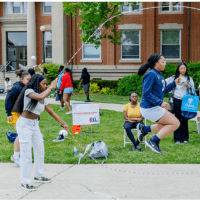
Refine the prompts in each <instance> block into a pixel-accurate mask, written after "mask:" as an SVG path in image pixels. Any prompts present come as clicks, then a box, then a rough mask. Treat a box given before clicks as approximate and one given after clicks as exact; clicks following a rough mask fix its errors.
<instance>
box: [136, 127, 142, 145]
mask: <svg viewBox="0 0 200 200" xmlns="http://www.w3.org/2000/svg"><path fill="white" fill-rule="evenodd" d="M139 126H140V124H138V125H137V127H136V128H137V138H138V141H139V142H142V141H140V139H139V137H140V135H141V134H142V132H141V131H140V129H139Z"/></svg>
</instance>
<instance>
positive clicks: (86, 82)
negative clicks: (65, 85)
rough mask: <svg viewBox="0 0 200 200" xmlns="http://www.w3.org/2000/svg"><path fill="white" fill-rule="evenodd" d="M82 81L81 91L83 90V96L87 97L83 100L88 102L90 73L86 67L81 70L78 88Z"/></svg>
mask: <svg viewBox="0 0 200 200" xmlns="http://www.w3.org/2000/svg"><path fill="white" fill-rule="evenodd" d="M82 83H83V91H84V92H85V96H86V97H87V100H86V101H85V102H90V97H89V89H90V74H89V73H88V71H87V68H83V70H82V74H81V81H80V85H79V88H80V87H81V84H82Z"/></svg>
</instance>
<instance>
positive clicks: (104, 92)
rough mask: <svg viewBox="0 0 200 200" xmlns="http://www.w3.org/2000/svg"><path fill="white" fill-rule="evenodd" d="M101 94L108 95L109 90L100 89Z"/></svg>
mask: <svg viewBox="0 0 200 200" xmlns="http://www.w3.org/2000/svg"><path fill="white" fill-rule="evenodd" d="M101 94H110V88H102V89H101Z"/></svg>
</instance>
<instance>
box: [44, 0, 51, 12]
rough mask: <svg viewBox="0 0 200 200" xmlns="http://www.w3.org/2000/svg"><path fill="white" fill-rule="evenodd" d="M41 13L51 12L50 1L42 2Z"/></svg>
mask: <svg viewBox="0 0 200 200" xmlns="http://www.w3.org/2000/svg"><path fill="white" fill-rule="evenodd" d="M43 13H44V14H49V13H51V2H43Z"/></svg>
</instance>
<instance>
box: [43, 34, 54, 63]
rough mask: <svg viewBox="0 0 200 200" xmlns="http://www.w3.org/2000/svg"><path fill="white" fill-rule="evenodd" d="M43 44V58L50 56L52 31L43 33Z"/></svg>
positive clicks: (49, 57)
mask: <svg viewBox="0 0 200 200" xmlns="http://www.w3.org/2000/svg"><path fill="white" fill-rule="evenodd" d="M44 45H45V58H46V59H51V58H52V33H51V32H50V31H46V32H45V35H44Z"/></svg>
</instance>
